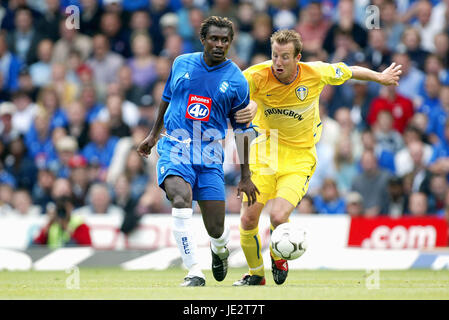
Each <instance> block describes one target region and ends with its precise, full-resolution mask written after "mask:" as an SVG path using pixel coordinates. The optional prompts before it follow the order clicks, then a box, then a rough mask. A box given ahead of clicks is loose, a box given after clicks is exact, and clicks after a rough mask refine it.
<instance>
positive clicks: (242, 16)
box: [186, 0, 304, 39]
mask: <svg viewBox="0 0 449 320" xmlns="http://www.w3.org/2000/svg"><path fill="white" fill-rule="evenodd" d="M186 1H190V2H192V1H191V0H186ZM255 15H256V8H255V5H254V3H252V2H240V3H239V4H238V8H237V19H238V22H237V25H238V28H236V29H238V30H234V31H236V32H238V33H242V32H243V33H246V34H249V33H251V30H252V29H253V20H254V17H255ZM301 36H302V35H301ZM303 39H304V38H303Z"/></svg>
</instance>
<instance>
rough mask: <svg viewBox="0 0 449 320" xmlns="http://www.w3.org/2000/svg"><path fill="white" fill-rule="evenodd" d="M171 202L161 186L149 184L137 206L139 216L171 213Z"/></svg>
mask: <svg viewBox="0 0 449 320" xmlns="http://www.w3.org/2000/svg"><path fill="white" fill-rule="evenodd" d="M170 210H171V209H170V202H168V200H167V198H166V197H165V194H164V192H163V190H162V189H161V188H159V186H157V185H156V184H153V183H149V184H148V185H147V188H146V189H145V192H144V193H143V195H142V196H141V197H140V199H139V202H138V204H137V212H138V214H147V213H170V212H171V211H170Z"/></svg>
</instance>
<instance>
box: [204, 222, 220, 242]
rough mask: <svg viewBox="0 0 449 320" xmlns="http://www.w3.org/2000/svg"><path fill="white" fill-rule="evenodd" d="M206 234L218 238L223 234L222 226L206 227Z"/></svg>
mask: <svg viewBox="0 0 449 320" xmlns="http://www.w3.org/2000/svg"><path fill="white" fill-rule="evenodd" d="M206 230H207V234H208V235H209V236H211V237H212V238H216V239H217V238H220V237H221V236H222V235H223V232H224V226H223V225H222V224H219V223H216V224H213V225H209V226H207V227H206Z"/></svg>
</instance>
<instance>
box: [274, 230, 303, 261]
mask: <svg viewBox="0 0 449 320" xmlns="http://www.w3.org/2000/svg"><path fill="white" fill-rule="evenodd" d="M271 248H272V249H273V251H274V253H276V255H278V256H279V257H281V258H283V259H286V260H294V259H298V258H299V257H300V256H302V255H303V254H304V252H305V251H306V249H307V240H306V230H304V229H303V228H301V227H299V226H297V225H295V224H293V223H291V222H286V223H283V224H280V225H279V226H277V228H276V229H274V231H273V233H272V234H271Z"/></svg>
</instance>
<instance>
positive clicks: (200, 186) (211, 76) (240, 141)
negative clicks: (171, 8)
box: [137, 16, 258, 286]
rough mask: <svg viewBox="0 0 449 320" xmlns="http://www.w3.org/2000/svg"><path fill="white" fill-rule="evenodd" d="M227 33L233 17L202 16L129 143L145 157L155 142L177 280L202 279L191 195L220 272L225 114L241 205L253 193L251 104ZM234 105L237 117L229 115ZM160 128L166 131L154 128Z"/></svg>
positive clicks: (218, 275) (195, 282) (218, 274)
mask: <svg viewBox="0 0 449 320" xmlns="http://www.w3.org/2000/svg"><path fill="white" fill-rule="evenodd" d="M233 36H234V31H233V24H232V22H231V21H230V20H228V19H227V18H222V17H217V16H213V17H209V18H207V19H206V20H205V21H204V22H203V24H202V25H201V29H200V40H201V42H202V44H203V46H204V52H196V53H191V54H184V55H181V56H179V57H177V58H176V59H175V61H174V62H173V66H172V69H171V73H170V76H169V78H168V80H167V83H166V84H165V89H164V93H163V95H162V101H161V103H160V105H159V111H158V116H157V119H156V122H155V124H154V126H153V128H152V129H151V131H150V133H149V134H148V136H147V137H146V138H145V139H144V140H143V141H142V143H141V144H140V145H139V146H138V148H137V151H138V153H139V154H140V155H141V156H143V157H148V155H149V154H150V152H151V149H152V148H153V147H154V146H155V145H156V143H157V151H158V153H159V155H160V158H159V160H158V163H157V171H158V172H157V176H158V184H159V186H160V187H161V188H162V189H164V190H165V193H166V195H167V198H168V199H169V200H170V202H171V204H172V218H173V235H174V238H175V240H176V243H177V246H178V249H179V251H180V253H181V257H182V260H183V262H184V265H185V266H186V267H187V268H188V270H189V271H188V274H187V276H186V277H185V278H184V282H183V283H182V284H181V286H204V285H205V282H206V281H205V276H204V274H203V272H202V270H201V268H200V266H199V263H198V256H197V246H196V244H195V241H194V234H195V231H194V230H192V229H191V227H190V224H191V220H192V214H193V209H192V200H196V201H198V205H199V207H200V209H201V214H202V217H203V222H204V225H205V227H206V230H207V233H208V234H209V237H210V240H211V254H212V273H213V275H214V278H215V279H216V280H217V281H222V280H223V279H224V278H225V277H226V274H227V269H228V262H227V259H228V256H229V250H228V249H227V247H226V244H227V242H228V238H229V230H228V229H227V228H225V224H224V220H225V186H224V174H223V159H224V156H223V148H222V145H221V141H222V140H223V139H224V138H225V135H226V129H227V127H228V125H227V119H228V118H229V120H230V122H231V125H232V127H233V129H234V130H235V131H234V132H235V137H236V144H237V149H238V151H239V157H240V160H241V161H240V162H241V163H242V164H241V165H240V168H241V179H240V182H239V185H238V192H239V194H240V193H241V192H244V193H245V194H246V195H247V196H248V198H249V205H251V204H252V203H253V202H254V201H255V199H256V193H257V192H258V190H257V188H256V186H255V185H254V184H253V182H252V181H251V177H250V176H251V174H250V170H249V163H248V162H249V161H248V154H249V142H248V141H250V140H248V139H249V135H250V134H251V131H252V129H251V128H250V127H249V126H248V123H250V122H251V120H252V118H253V117H254V115H255V112H256V109H257V106H254V105H252V104H253V102H251V104H250V97H249V87H248V82H247V81H246V79H245V77H244V76H243V74H242V73H241V71H240V69H239V68H238V66H237V65H236V64H234V63H233V62H232V61H231V60H229V59H227V58H226V54H227V51H228V49H229V47H230V45H231V42H232V39H233ZM249 104H250V105H249ZM254 104H255V103H254ZM238 111H240V113H239V115H238V118H239V123H237V121H236V120H235V115H236V112H238ZM163 127H165V129H166V132H165V133H162V134H161V132H162V129H163ZM161 135H162V136H163V137H162V138H161V139H160V140H159V142H158V139H159V137H160V136H161ZM242 158H244V159H242Z"/></svg>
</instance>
